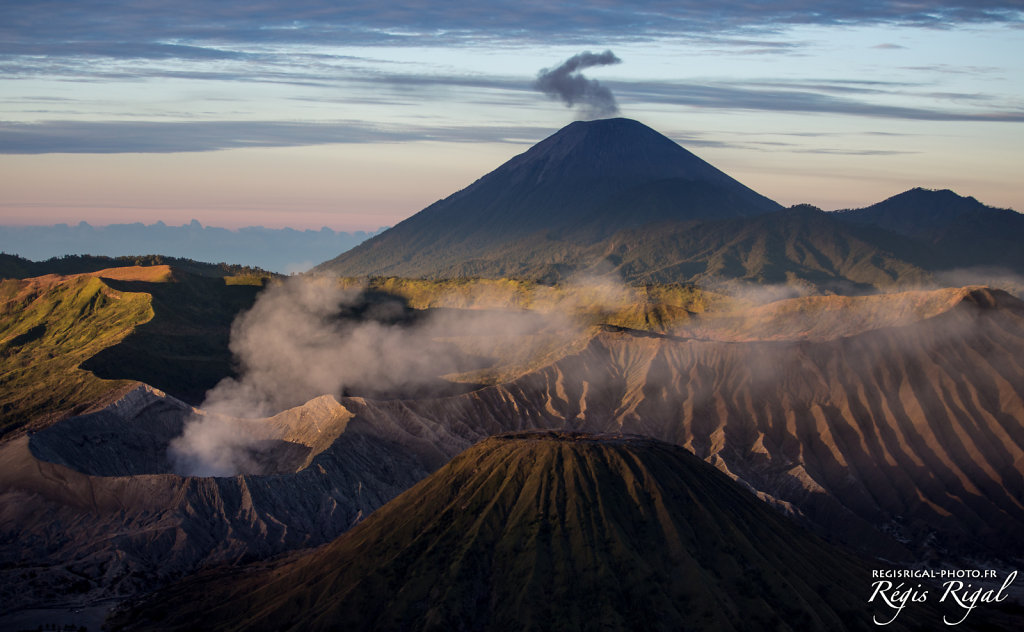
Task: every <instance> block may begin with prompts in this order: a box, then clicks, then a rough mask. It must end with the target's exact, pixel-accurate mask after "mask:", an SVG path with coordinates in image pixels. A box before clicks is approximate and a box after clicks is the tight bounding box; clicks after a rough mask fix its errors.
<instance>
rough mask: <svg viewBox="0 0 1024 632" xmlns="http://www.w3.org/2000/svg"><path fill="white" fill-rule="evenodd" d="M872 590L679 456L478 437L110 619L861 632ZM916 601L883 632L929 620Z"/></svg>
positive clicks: (598, 443)
mask: <svg viewBox="0 0 1024 632" xmlns="http://www.w3.org/2000/svg"><path fill="white" fill-rule="evenodd" d="M869 595H870V571H869V570H868V569H867V567H865V565H864V564H863V563H861V562H860V561H858V560H857V559H855V558H853V557H851V556H849V555H847V554H845V553H843V552H841V551H840V550H838V549H836V548H834V547H832V546H831V545H827V544H826V543H824V542H823V541H821V540H818V539H817V538H815V537H812V536H810V535H809V534H807V533H806V532H804V531H802V530H801V529H799V528H797V527H795V526H794V525H793V524H791V523H790V522H789V521H788V520H787V519H785V518H784V517H782V516H781V515H778V514H776V513H775V512H774V511H772V510H770V509H769V508H768V507H767V506H765V505H764V504H762V503H760V502H759V501H757V500H756V499H755V498H754V497H753V496H752V495H751V494H749V493H748V492H746V491H744V490H742V489H741V488H740V487H739V486H738V485H736V484H735V483H734V482H732V481H731V480H729V479H728V478H727V477H726V476H724V475H723V474H721V473H719V472H718V471H716V470H715V469H714V468H712V467H711V466H709V465H707V464H705V463H703V462H701V461H700V460H699V459H697V458H696V457H694V456H693V455H692V454H690V453H688V452H687V451H685V450H684V449H682V448H679V447H677V446H671V445H668V444H664V443H661V442H658V441H655V440H652V439H646V438H640V437H630V436H622V435H618V436H614V437H609V436H586V435H574V434H568V433H553V432H549V433H542V434H540V433H527V434H516V435H506V436H500V437H493V438H491V439H487V440H485V441H483V442H481V443H479V444H477V445H476V446H474V447H472V448H470V449H469V450H467V451H465V452H463V453H462V454H461V455H459V456H458V457H456V458H455V459H454V460H453V461H452V462H450V463H449V464H448V465H446V466H445V467H443V468H442V469H441V470H439V471H438V472H436V473H435V474H433V475H432V476H431V477H429V478H428V479H426V480H424V481H423V482H421V483H420V484H419V485H417V486H415V487H414V488H412V489H411V490H409V491H408V492H406V493H404V494H403V495H401V496H399V497H398V498H396V499H395V500H393V501H392V502H390V503H388V504H387V505H385V506H384V507H382V508H381V509H380V510H378V511H377V512H376V513H374V514H373V515H372V516H370V518H368V519H367V520H366V521H365V522H363V523H362V524H361V525H359V526H358V527H356V528H355V529H353V530H352V531H350V532H348V533H347V534H345V535H344V536H342V537H341V538H339V539H338V540H335V541H334V542H332V543H331V544H329V545H326V546H324V547H321V548H320V549H317V550H314V551H312V552H310V553H307V554H304V555H301V556H299V557H297V558H292V559H291V560H286V561H283V562H277V563H270V564H268V565H265V566H263V567H257V568H253V567H250V568H245V569H243V570H241V571H232V572H226V573H221V574H214V575H208V576H205V577H200V578H197V579H193V580H190V581H188V582H185V583H183V584H179V585H177V586H175V587H172V588H170V589H168V590H165V591H163V592H160V593H157V594H156V595H154V596H153V597H151V598H149V599H148V600H147V601H145V602H143V603H142V604H139V605H137V606H136V608H135V609H134V610H132V611H128V612H124V613H121V614H120V615H119V616H118V617H116V618H115V621H114V623H115V627H119V628H120V629H150V628H153V629H155V628H157V627H158V628H160V629H179V630H183V629H191V628H192V627H193V626H195V625H196V624H197V623H198V622H202V624H203V625H204V626H208V627H210V628H215V629H221V630H241V629H268V630H269V629H273V630H332V629H346V630H512V629H514V630H554V629H557V630H592V629H602V630H640V629H643V630H682V629H690V630H860V629H863V630H868V629H872V628H873V627H874V626H873V624H872V622H871V617H872V613H871V612H870V610H869V608H868V606H867V605H866V603H867V598H868V596H869ZM928 608H929V606H927V605H922V606H920V607H916V608H912V609H908V610H911V611H909V612H904V613H902V614H901V617H900V619H899V620H898V621H897V622H896V623H895V624H894V625H892V626H891V628H890V629H918V628H921V629H923V628H925V627H927V626H929V625H930V624H931V623H935V624H938V621H937V620H933V619H932V617H933V616H934V612H932V611H930V610H929V609H928ZM879 614H882V613H879ZM939 625H941V624H939Z"/></svg>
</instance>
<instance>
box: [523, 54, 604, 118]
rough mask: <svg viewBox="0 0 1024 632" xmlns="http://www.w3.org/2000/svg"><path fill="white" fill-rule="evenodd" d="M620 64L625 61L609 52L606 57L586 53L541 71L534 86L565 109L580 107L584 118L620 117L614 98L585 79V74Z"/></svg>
mask: <svg viewBox="0 0 1024 632" xmlns="http://www.w3.org/2000/svg"><path fill="white" fill-rule="evenodd" d="M618 63H622V60H621V59H619V58H618V57H616V56H615V53H613V52H612V51H610V50H606V51H604V52H603V53H591V52H590V51H584V52H582V53H580V54H578V55H573V56H572V57H570V58H569V59H567V60H565V61H564V62H562V63H561V64H559V65H558V66H556V67H554V68H544V69H543V70H541V71H540V72H539V73H537V80H536V81H534V83H533V86H534V88H536V89H537V90H539V91H540V92H543V93H544V94H546V95H547V96H548V97H550V98H552V99H556V100H558V101H561V102H562V103H564V104H565V106H566V107H570V108H571V107H578V108H579V112H580V114H581V115H582V116H583V117H584V118H604V117H608V116H615V115H616V114H618V113H619V105H618V103H616V101H615V95H613V94H612V91H611V90H610V89H608V87H607V86H603V85H601V84H600V83H599V82H598V81H597V80H596V79H587V78H586V77H584V76H583V73H582V71H583V70H585V69H587V68H594V67H598V66H610V65H612V64H618Z"/></svg>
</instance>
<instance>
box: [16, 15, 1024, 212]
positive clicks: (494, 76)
mask: <svg viewBox="0 0 1024 632" xmlns="http://www.w3.org/2000/svg"><path fill="white" fill-rule="evenodd" d="M606 50H610V51H613V52H614V55H615V56H616V57H617V58H618V59H619V60H621V63H617V64H614V65H608V66H597V67H592V68H586V69H584V70H583V74H584V75H585V76H586V77H587V78H589V79H591V80H596V81H599V82H600V84H601V85H602V86H604V87H605V88H607V89H608V90H610V91H611V93H612V94H613V95H614V98H615V100H616V102H617V104H618V106H619V108H620V111H621V115H622V116H628V117H630V118H635V119H638V120H640V121H642V122H644V123H646V124H648V125H650V126H652V127H654V128H655V129H657V130H659V131H661V132H662V133H665V134H667V135H668V136H670V137H672V138H673V139H675V140H677V141H678V142H680V143H681V144H682V145H683V146H685V147H687V148H688V149H690V150H691V151H693V152H694V153H696V154H698V155H699V156H701V157H702V158H704V159H706V160H708V161H709V162H711V163H712V164H714V165H715V166H717V167H719V168H720V169H722V170H724V171H726V172H727V173H729V174H730V175H732V176H734V177H736V178H737V179H739V180H741V181H742V182H744V183H745V184H747V185H749V186H751V187H753V188H755V189H757V190H758V191H760V192H762V193H764V194H765V195H768V196H769V197H772V198H773V199H776V200H778V201H779V202H781V203H783V204H793V203H797V202H810V203H812V204H816V205H819V206H821V207H823V208H826V209H834V208H843V207H853V206H863V205H867V204H870V203H873V202H876V201H879V200H881V199H883V198H885V197H888V196H890V195H894V194H896V193H898V192H900V191H903V190H905V189H908V188H911V187H914V186H925V187H932V188H952V189H954V190H956V191H957V192H959V193H961V194H969V195H974V196H975V197H977V198H978V199H980V200H982V201H983V202H986V203H988V204H992V205H996V206H1003V207H1012V208H1016V209H1017V210H1024V188H1022V187H1021V186H1020V175H1019V174H1020V168H1021V165H1022V164H1024V149H1022V148H1024V2H1021V1H1008V2H996V1H985V0H982V1H981V2H970V3H964V2H961V3H956V2H952V3H949V2H870V1H869V2H859V3H851V2H803V1H789V2H749V1H747V2H743V1H726V2H716V3H707V2H692V1H685V0H684V1H682V2H679V1H676V2H660V1H653V2H631V3H628V4H626V3H616V2H590V3H575V4H573V3H562V4H548V3H541V2H522V1H519V2H502V1H499V2H488V3H469V4H467V3H464V2H460V3H454V2H451V3H442V2H414V1H408V2H390V1H387V0H385V1H383V2H377V3H373V4H372V5H371V4H346V3H331V2H322V1H317V0H302V1H299V2H288V3H283V2H282V3H278V2H259V1H250V2H235V1H233V0H228V1H225V2H217V3H210V2H190V1H184V2H175V3H165V2H153V1H142V2H131V3H118V2H100V1H90V0H85V1H79V2H65V1H45V0H44V1H35V2H0V187H2V189H3V191H4V195H3V196H2V198H0V220H2V222H0V223H6V224H46V223H54V222H78V221H82V220H84V221H88V222H90V223H93V224H104V223H111V222H129V221H143V222H146V223H151V222H155V221H157V220H163V221H165V222H167V223H171V224H175V223H185V222H187V221H189V220H190V219H192V218H196V219H198V220H200V221H201V222H203V223H204V224H208V225H219V226H228V227H236V226H244V225H252V224H263V225H266V226H274V227H280V226H292V227H296V228H311V227H314V228H315V227H319V226H324V225H326V226H330V227H332V228H335V229H343V230H344V229H367V228H370V229H372V228H376V227H378V226H381V225H387V224H394V223H395V222H397V221H399V220H401V219H402V218H404V217H406V216H408V215H410V214H412V213H414V212H416V211H418V210H420V209H421V208H423V207H424V206H426V205H427V204H429V203H431V202H433V201H434V200H436V199H438V198H441V197H444V196H446V195H448V194H450V193H452V192H453V191H455V190H457V189H459V188H462V187H464V186H466V185H468V184H469V183H471V182H472V181H473V180H475V179H476V178H477V177H479V176H480V175H483V173H485V172H486V171H489V170H490V169H493V168H494V167H496V166H497V165H499V164H500V163H501V162H503V161H505V160H507V159H508V158H510V157H511V156H513V155H515V154H517V153H520V152H522V151H524V150H525V149H526V148H527V147H529V146H530V145H531V144H533V143H535V142H537V141H539V140H541V139H542V138H544V137H545V136H547V135H549V134H551V133H553V132H554V131H556V130H557V129H558V128H560V127H562V126H563V125H565V124H567V123H569V122H571V121H572V120H574V119H575V118H579V117H582V116H585V115H586V108H582V107H579V106H578V105H577V107H573V108H567V107H566V106H565V105H564V104H562V103H560V102H559V101H557V100H554V99H552V98H550V97H549V96H547V95H545V94H543V93H541V92H540V91H538V90H537V89H536V86H535V80H536V78H537V75H538V72H540V71H541V70H542V69H550V68H553V67H555V66H557V65H558V64H560V63H562V62H563V61H565V60H566V59H569V58H570V57H572V56H573V55H577V54H579V53H581V52H583V51H592V52H594V53H600V52H602V51H606Z"/></svg>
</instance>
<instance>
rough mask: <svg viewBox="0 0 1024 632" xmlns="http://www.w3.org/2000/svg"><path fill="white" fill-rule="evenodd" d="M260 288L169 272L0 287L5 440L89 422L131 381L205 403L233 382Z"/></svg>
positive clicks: (158, 269) (113, 273) (242, 280)
mask: <svg viewBox="0 0 1024 632" xmlns="http://www.w3.org/2000/svg"><path fill="white" fill-rule="evenodd" d="M253 282H255V280H253V279H250V278H249V277H247V276H241V277H233V278H213V277H200V276H195V275H191V274H189V273H186V272H182V271H176V270H175V271H172V270H171V268H169V267H168V266H145V267H141V266H133V267H126V268H112V269H108V270H100V271H96V272H91V273H87V274H74V275H69V276H60V275H55V274H51V275H44V276H41V277H33V278H29V279H5V280H3V281H0V434H3V433H7V432H10V431H11V430H14V429H17V428H21V427H28V428H31V427H38V426H40V425H45V424H47V423H49V422H50V421H53V420H55V419H58V418H60V417H61V416H64V415H68V414H78V413H81V412H84V411H86V410H89V409H90V408H93V407H95V406H98V405H101V404H104V403H106V402H109V401H110V400H111V398H113V397H115V396H116V394H117V393H119V392H121V391H122V390H123V389H124V388H128V387H129V386H130V385H131V384H132V383H133V382H134V381H143V382H146V383H148V384H150V385H152V386H156V387H157V388H161V389H163V390H166V391H168V392H170V393H172V394H176V395H179V396H183V397H185V398H192V399H195V398H196V397H201V394H202V392H204V391H205V389H206V388H209V387H210V386H212V385H213V384H215V383H216V382H217V381H219V380H220V379H221V378H223V377H225V376H226V375H230V374H231V357H230V352H229V351H228V348H227V344H228V337H229V332H230V325H231V322H232V320H233V319H234V317H235V316H236V315H237V314H238V312H240V311H241V310H243V309H245V308H247V307H248V306H250V305H251V304H252V302H253V300H254V299H255V296H256V294H257V293H258V291H259V289H260V286H259V285H252V284H251V283H253Z"/></svg>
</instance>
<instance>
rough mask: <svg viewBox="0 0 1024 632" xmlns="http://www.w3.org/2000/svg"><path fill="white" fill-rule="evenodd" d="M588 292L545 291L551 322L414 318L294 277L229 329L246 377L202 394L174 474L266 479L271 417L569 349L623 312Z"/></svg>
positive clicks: (482, 314) (458, 313)
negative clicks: (591, 311)
mask: <svg viewBox="0 0 1024 632" xmlns="http://www.w3.org/2000/svg"><path fill="white" fill-rule="evenodd" d="M585 283H586V285H585V287H583V288H582V289H580V290H576V291H573V292H569V293H567V294H565V295H558V296H554V295H549V294H546V293H545V292H544V291H543V288H541V289H539V290H538V292H537V294H536V300H537V301H539V302H542V303H544V305H545V308H546V309H545V311H524V310H520V311H513V310H509V309H508V306H507V305H506V306H504V309H433V310H428V311H426V312H423V311H417V312H415V315H414V316H410V314H411V313H412V312H410V310H408V309H407V308H406V307H405V306H404V305H403V304H402V302H401V301H400V300H399V299H397V298H394V297H386V298H385V299H384V300H381V299H380V297H377V300H368V299H367V294H366V293H365V292H364V291H363V290H362V289H361V288H357V289H351V288H349V289H346V288H343V287H340V286H339V285H338V284H337V282H335V281H334V280H333V279H323V278H303V277H293V278H290V279H288V280H287V281H285V282H284V283H281V284H279V285H275V286H271V287H269V288H267V289H266V290H264V291H263V292H262V293H261V294H260V296H259V298H258V299H257V301H256V302H255V304H254V305H253V307H252V308H251V309H250V310H249V311H248V312H245V313H244V314H242V315H240V316H239V317H238V318H237V319H236V321H235V323H234V324H233V326H232V331H231V343H230V348H231V351H232V353H233V354H234V356H235V358H236V360H237V362H238V365H239V369H240V370H239V377H238V378H237V379H236V378H227V379H224V380H222V381H221V382H220V383H219V384H217V386H215V387H214V388H213V389H211V390H210V391H209V392H207V394H206V399H205V401H204V402H203V404H202V405H201V407H200V408H201V410H202V412H201V413H198V414H195V415H193V416H192V418H191V419H189V420H188V421H187V422H186V424H185V428H184V432H183V434H182V435H181V436H180V437H178V438H176V439H174V440H173V441H172V442H171V445H170V449H169V451H168V458H169V460H170V463H171V465H172V467H173V469H174V470H175V471H177V472H179V473H181V474H188V475H199V476H227V475H234V474H238V473H240V472H250V473H251V472H259V471H260V469H261V465H260V459H261V458H262V457H261V451H264V450H265V449H266V448H267V446H268V445H269V443H268V442H272V441H274V440H275V439H280V437H274V436H273V433H272V432H271V431H270V430H268V427H269V426H270V425H271V424H268V423H267V422H266V421H265V419H263V418H265V417H268V416H270V415H274V414H277V413H279V412H281V411H284V410H286V409H289V408H292V407H295V406H299V405H301V404H304V403H306V402H307V401H309V400H311V399H314V398H316V397H319V396H321V395H333V396H334V397H335V398H338V397H341V396H342V395H344V394H346V392H353V391H354V392H355V393H357V394H359V395H366V394H370V395H371V396H373V395H374V394H379V395H380V396H383V397H394V396H401V395H403V394H408V393H414V394H422V393H432V392H436V391H434V390H432V389H437V388H449V389H451V388H452V385H451V383H447V382H445V381H444V380H443V376H444V375H446V374H451V373H460V372H465V371H467V370H475V369H483V368H486V367H487V366H489V364H490V363H489V362H487V360H488V359H489V358H490V359H493V358H495V357H501V356H503V355H505V354H507V353H509V350H510V349H513V350H514V351H515V353H517V354H519V355H522V356H526V355H528V354H529V353H530V351H529V349H524V347H529V345H530V341H531V340H533V341H537V340H543V339H544V338H545V337H547V338H548V339H551V338H553V337H554V338H556V339H558V340H560V341H561V342H562V343H564V342H565V341H566V340H569V339H571V338H572V337H573V336H576V335H578V334H580V333H581V332H582V330H583V326H584V325H583V324H582V323H581V322H579V321H578V320H577V318H576V315H577V313H578V311H579V310H581V309H584V308H592V307H594V306H595V305H596V306H600V305H604V304H607V303H609V302H617V301H621V300H623V297H622V289H623V288H622V286H620V285H619V284H617V283H614V282H609V281H603V282H602V283H595V282H594V281H593V280H587V281H585ZM581 296H584V297H585V299H584V300H585V301H586V304H585V305H583V304H580V303H579V301H580V297H581ZM454 302H457V301H453V303H454ZM477 307H479V306H477ZM410 318H412V320H410ZM453 341H457V342H458V343H459V344H456V343H455V342H453ZM502 345H505V346H504V347H502Z"/></svg>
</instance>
